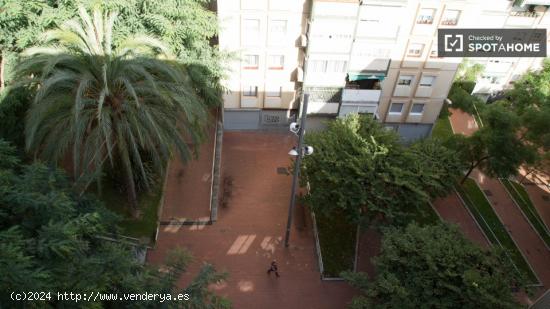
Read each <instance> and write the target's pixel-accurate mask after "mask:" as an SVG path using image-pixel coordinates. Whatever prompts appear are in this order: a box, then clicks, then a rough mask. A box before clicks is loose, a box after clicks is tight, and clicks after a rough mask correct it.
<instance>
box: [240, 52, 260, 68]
mask: <svg viewBox="0 0 550 309" xmlns="http://www.w3.org/2000/svg"><path fill="white" fill-rule="evenodd" d="M259 58H260V56H258V55H244V57H243V67H244V68H245V69H247V70H257V69H258V60H259Z"/></svg>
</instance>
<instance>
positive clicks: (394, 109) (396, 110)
mask: <svg viewBox="0 0 550 309" xmlns="http://www.w3.org/2000/svg"><path fill="white" fill-rule="evenodd" d="M403 105H405V104H404V103H392V104H391V106H390V114H401V111H403Z"/></svg>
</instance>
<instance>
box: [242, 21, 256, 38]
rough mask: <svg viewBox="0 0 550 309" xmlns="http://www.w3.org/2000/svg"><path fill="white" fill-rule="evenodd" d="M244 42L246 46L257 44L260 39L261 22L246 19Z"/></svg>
mask: <svg viewBox="0 0 550 309" xmlns="http://www.w3.org/2000/svg"><path fill="white" fill-rule="evenodd" d="M243 29H244V31H243V38H242V39H243V42H244V43H246V44H256V43H258V40H259V39H260V20H259V19H245V20H243Z"/></svg>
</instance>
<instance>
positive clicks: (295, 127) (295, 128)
mask: <svg viewBox="0 0 550 309" xmlns="http://www.w3.org/2000/svg"><path fill="white" fill-rule="evenodd" d="M299 131H300V124H298V123H296V122H292V123H290V132H292V133H294V134H298V132H299Z"/></svg>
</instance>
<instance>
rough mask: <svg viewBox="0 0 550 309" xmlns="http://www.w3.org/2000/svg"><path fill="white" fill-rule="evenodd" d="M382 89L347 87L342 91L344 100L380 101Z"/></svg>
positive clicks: (358, 101) (357, 101) (356, 101)
mask: <svg viewBox="0 0 550 309" xmlns="http://www.w3.org/2000/svg"><path fill="white" fill-rule="evenodd" d="M381 93H382V90H379V89H378V90H375V89H349V88H345V89H344V91H343V92H342V102H346V103H347V102H355V103H361V102H371V103H372V102H374V103H378V101H379V100H380V94H381Z"/></svg>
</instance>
